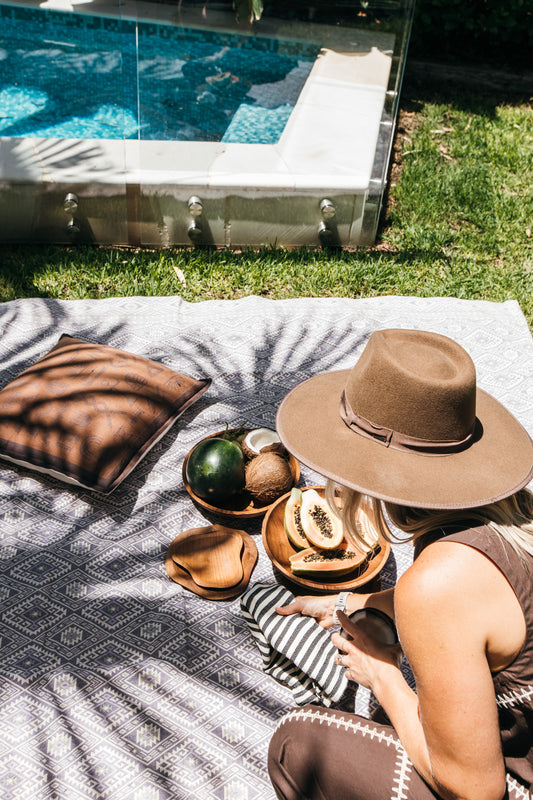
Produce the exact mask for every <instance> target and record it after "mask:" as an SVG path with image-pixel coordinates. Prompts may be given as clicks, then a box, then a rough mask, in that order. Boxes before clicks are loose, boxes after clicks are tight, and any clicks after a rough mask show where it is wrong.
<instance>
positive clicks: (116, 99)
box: [0, 0, 414, 247]
mask: <svg viewBox="0 0 533 800" xmlns="http://www.w3.org/2000/svg"><path fill="white" fill-rule="evenodd" d="M413 3H414V0H381V2H377V3H372V2H371V0H368V2H367V1H366V0H364V1H363V0H354V2H343V1H342V0H341V2H333V3H326V2H319V1H318V0H316V1H315V2H312V1H311V2H307V3H304V2H301V0H292V2H291V0H283V1H282V0H273V2H269V0H243V2H239V0H235V2H234V1H233V0H227V2H224V1H219V2H214V1H212V0H201V2H197V0H175V2H169V0H165V1H164V2H158V1H156V0H152V2H149V0H144V1H143V2H141V0H20V1H19V2H15V0H8V2H4V0H0V241H3V242H28V241H34V242H55V243H67V242H83V243H91V242H93V243H98V244H120V245H132V246H150V247H168V246H174V245H184V244H191V243H194V244H197V245H218V246H246V245H250V246H258V245H263V244H277V245H285V246H298V245H307V246H320V245H334V246H367V245H369V244H372V243H373V241H374V240H375V236H376V231H377V226H378V221H379V214H380V210H381V206H382V202H383V197H384V193H385V191H386V187H387V176H388V167H389V161H390V153H391V147H392V139H393V135H394V126H395V121H396V115H397V108H398V98H399V92H400V88H401V80H402V74H403V68H404V64H405V58H406V52H407V45H408V40H409V34H410V29H411V22H412V13H413Z"/></svg>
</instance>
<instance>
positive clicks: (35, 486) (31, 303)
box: [0, 297, 533, 800]
mask: <svg viewBox="0 0 533 800" xmlns="http://www.w3.org/2000/svg"><path fill="white" fill-rule="evenodd" d="M387 327H411V328H422V329H427V330H434V331H438V332H441V333H444V334H447V335H449V336H451V337H453V338H455V339H457V340H458V341H459V342H460V343H461V344H462V345H463V346H464V347H465V348H466V349H467V350H468V351H469V352H470V354H471V355H472V357H473V359H474V361H475V363H476V367H477V371H478V380H479V384H480V385H481V386H482V387H483V388H484V389H486V390H487V391H489V392H490V393H492V394H494V395H495V396H496V397H498V398H499V399H500V400H502V401H503V402H504V403H505V404H506V405H507V406H508V407H509V408H510V409H511V410H512V411H513V412H514V414H515V415H516V416H517V417H518V418H519V419H520V420H521V421H522V423H523V424H524V425H525V426H526V427H527V428H528V429H529V430H530V431H531V432H532V433H533V370H532V365H533V340H532V338H531V335H530V333H529V330H528V327H527V324H526V321H525V319H524V317H523V315H522V312H521V310H520V308H519V306H518V304H517V303H515V302H513V301H509V302H505V303H501V304H491V303H485V302H471V301H462V300H456V299H446V298H434V299H419V298H409V297H406V298H402V297H384V298H375V299H362V300H351V299H298V300H283V301H270V300H265V299H262V298H258V297H249V298H245V299H242V300H235V301H209V302H203V303H196V304H192V303H186V302H184V301H183V300H181V299H180V298H179V297H166V298H144V297H143V298H141V297H132V298H124V299H119V298H116V299H109V300H94V301H93V300H83V301H56V300H43V299H32V300H20V301H14V302H9V303H5V304H3V305H2V306H0V330H1V338H0V363H1V364H2V375H1V385H2V386H3V385H5V383H7V382H8V381H9V380H10V379H11V378H13V377H14V376H15V375H16V374H18V372H20V371H21V370H22V369H23V368H25V367H26V366H28V365H29V364H30V363H31V362H32V361H34V360H35V359H37V358H38V357H40V356H41V355H43V354H44V353H45V352H46V351H47V350H48V349H49V348H50V347H51V346H52V345H53V344H54V343H55V342H56V341H57V339H58V338H59V335H60V334H61V333H70V334H72V335H73V336H77V337H80V338H82V339H88V340H90V341H94V342H103V343H106V344H110V345H113V346H115V347H118V348H122V349H124V350H128V351H130V352H134V353H139V354H141V355H144V356H147V357H149V358H152V359H155V360H158V361H162V362H164V363H165V364H167V365H168V366H170V367H173V368H174V369H177V370H181V371H184V372H187V373H189V374H191V375H194V376H196V377H202V376H209V377H211V378H212V379H213V383H212V386H211V387H210V389H209V390H208V392H207V393H206V394H205V395H204V396H203V397H202V398H201V399H200V401H199V402H198V403H197V404H196V405H195V406H193V407H192V408H191V409H189V410H188V411H187V412H186V413H185V415H184V416H183V417H182V418H181V419H180V420H179V422H178V424H177V426H176V427H175V428H174V429H173V430H172V431H171V432H170V433H169V434H167V435H166V436H165V437H164V439H162V440H161V441H160V442H159V443H158V444H157V445H156V446H155V448H154V449H153V450H152V451H151V452H150V453H149V454H148V456H147V457H146V459H145V460H144V461H143V462H142V463H141V464H140V465H139V466H138V467H137V468H136V469H135V470H134V472H133V473H132V475H130V477H129V478H128V479H127V480H126V481H125V482H124V483H123V484H122V485H121V486H120V487H119V488H118V489H117V490H116V491H115V492H114V493H113V494H112V495H110V496H108V497H102V496H94V495H92V494H91V493H89V492H87V491H84V490H82V489H77V488H73V487H68V486H66V485H64V484H60V483H59V482H57V481H55V480H53V479H51V478H47V477H44V476H39V475H38V474H37V473H32V472H29V471H27V470H23V469H19V468H15V467H11V466H9V465H7V464H0V572H1V578H0V614H1V618H0V625H1V628H0V636H1V640H0V641H1V660H0V788H1V791H0V794H1V796H2V798H4V800H15V798H16V800H26V799H27V800H30V799H31V800H45V798H46V800H52V799H53V800H91V798H94V799H95V800H166V798H168V799H169V800H170V798H172V800H219V799H220V800H272V799H273V797H274V795H273V792H272V789H271V787H270V783H269V780H268V776H267V773H266V766H265V763H266V752H267V747H268V742H269V740H270V737H271V735H272V732H273V730H274V727H275V725H276V722H277V720H278V719H279V718H280V717H281V716H282V715H283V713H284V712H285V711H286V710H287V709H288V708H289V707H290V706H292V705H294V700H293V695H292V693H291V689H290V688H289V687H288V686H287V685H285V684H283V683H280V682H278V681H276V680H275V679H274V678H273V677H272V676H271V675H270V674H268V673H266V672H265V671H264V670H263V662H262V657H261V653H260V652H259V649H258V647H257V644H256V642H255V641H254V638H253V636H252V635H251V633H250V629H249V627H248V625H247V622H246V620H245V619H244V617H243V614H242V612H241V608H240V599H239V598H238V597H237V598H234V599H232V600H229V601H223V602H222V601H221V602H214V601H209V600H205V599H202V598H200V597H197V596H196V595H195V594H192V593H191V592H188V591H187V590H185V589H183V588H182V587H181V586H179V585H178V584H176V583H173V582H172V581H170V579H169V578H168V577H167V574H166V572H165V568H164V557H165V552H166V549H167V547H168V545H169V543H170V542H171V541H172V539H174V537H175V536H176V535H177V534H178V533H179V532H180V531H183V530H186V529H188V528H191V527H196V526H200V525H205V524H208V522H209V521H206V519H205V518H204V517H203V515H202V514H201V512H200V511H199V510H198V508H196V506H194V505H193V503H192V502H191V501H190V499H189V497H188V495H187V493H186V492H185V490H184V488H183V484H182V477H181V466H182V461H183V458H184V456H185V454H186V453H187V452H188V451H189V450H190V449H191V447H192V446H193V445H194V443H195V442H196V441H198V440H199V439H201V438H202V437H203V436H205V435H207V434H209V433H212V432H214V431H217V430H220V429H221V428H223V427H224V426H225V424H226V423H228V424H229V425H230V426H231V427H236V426H238V425H240V424H241V423H243V422H245V421H246V422H247V423H248V424H249V425H251V426H263V425H265V426H269V427H273V424H274V419H275V414H276V409H277V406H278V404H279V402H280V400H281V399H282V397H283V396H284V395H285V394H286V393H287V391H289V389H291V388H292V387H293V386H294V385H295V384H297V383H299V382H300V381H301V380H303V379H305V378H306V377H308V376H310V375H312V374H315V373H317V372H320V371H324V370H330V369H340V368H346V367H350V366H352V364H353V363H354V361H355V358H356V356H357V355H358V354H359V353H360V352H361V350H362V348H363V347H364V344H365V342H366V340H367V338H368V336H369V334H370V333H371V332H372V331H373V330H376V329H377V328H387ZM302 482H303V483H306V484H312V483H320V482H322V481H321V479H320V477H319V476H317V475H315V474H313V473H312V472H311V471H310V470H307V469H305V468H304V469H303V470H302ZM240 527H241V528H245V529H246V530H247V531H248V532H249V533H251V534H252V535H253V536H254V539H255V541H256V543H257V546H258V548H259V559H258V562H257V565H256V567H255V570H254V572H253V574H252V578H251V582H250V586H253V585H254V583H259V582H261V583H267V584H268V583H270V584H274V583H275V582H276V579H275V576H274V573H273V570H272V566H271V564H270V561H269V559H268V557H267V556H266V553H265V551H264V549H263V546H262V542H261V535H260V530H261V527H260V521H257V520H256V521H253V522H251V523H248V524H246V525H242V524H241V525H240ZM410 558H411V555H410V549H409V548H406V547H405V546H394V547H393V550H392V554H391V556H390V558H389V561H388V562H387V564H386V566H385V568H384V571H383V584H384V586H388V585H392V584H393V583H394V581H395V579H396V577H397V575H398V574H400V573H401V572H402V571H403V570H404V569H405V568H406V566H408V564H409V563H410Z"/></svg>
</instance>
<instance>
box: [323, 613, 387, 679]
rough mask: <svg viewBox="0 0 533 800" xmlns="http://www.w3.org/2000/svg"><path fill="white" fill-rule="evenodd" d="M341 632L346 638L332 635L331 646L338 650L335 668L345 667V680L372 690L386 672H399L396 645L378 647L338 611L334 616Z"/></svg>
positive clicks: (369, 636)
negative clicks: (337, 665)
mask: <svg viewBox="0 0 533 800" xmlns="http://www.w3.org/2000/svg"><path fill="white" fill-rule="evenodd" d="M338 618H339V622H340V623H341V625H342V628H343V630H344V631H345V632H346V633H347V634H348V636H349V637H350V638H349V639H346V638H344V636H342V635H341V634H340V633H334V634H333V635H332V637H331V641H332V643H333V644H334V645H335V647H336V648H337V649H338V650H340V651H341V652H340V653H339V655H338V656H336V661H337V664H341V665H342V666H344V667H346V677H347V678H348V679H349V680H351V681H355V682H356V683H358V684H360V685H361V686H364V687H365V688H367V689H373V687H374V683H375V681H376V679H377V678H378V676H379V677H381V678H383V676H384V674H385V673H386V672H389V673H390V672H391V669H392V670H394V671H397V670H399V668H400V663H401V658H402V651H401V647H400V645H399V644H395V645H388V644H382V643H381V642H380V641H379V640H378V639H376V638H375V637H374V636H373V635H372V633H371V631H370V630H369V629H368V628H367V629H366V630H365V629H363V624H362V623H361V622H359V623H354V622H352V621H351V620H350V618H349V617H347V616H346V614H344V613H343V612H342V611H340V612H339V614H338Z"/></svg>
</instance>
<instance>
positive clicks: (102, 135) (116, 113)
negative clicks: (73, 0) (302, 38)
mask: <svg viewBox="0 0 533 800" xmlns="http://www.w3.org/2000/svg"><path fill="white" fill-rule="evenodd" d="M137 43H138V46H137ZM318 51H319V47H318V45H314V46H313V45H310V44H308V43H302V42H292V43H291V42H288V41H285V40H280V41H278V40H273V39H268V38H265V37H259V36H251V35H250V36H246V35H237V34H220V33H215V32H212V31H208V30H203V29H202V30H199V29H184V28H181V27H177V26H171V25H156V24H152V23H136V22H132V21H129V20H114V19H108V18H103V17H92V16H85V15H83V16H81V15H76V14H66V13H60V12H56V11H44V10H32V9H25V8H20V7H19V8H16V7H14V6H9V5H0V136H9V137H26V136H30V137H32V136H38V137H46V138H56V137H57V138H80V139H87V138H98V139H122V138H127V139H135V138H141V139H148V140H151V139H152V140H153V139H160V140H161V139H162V140H181V141H185V140H187V141H225V142H251V143H262V144H274V143H275V142H277V141H278V139H279V137H280V135H281V133H282V131H283V128H284V127H285V124H286V122H287V119H288V117H289V115H290V113H291V111H292V108H293V107H294V104H295V102H296V100H297V98H298V95H299V93H300V91H301V89H302V87H303V84H304V83H305V80H306V79H307V76H308V74H309V72H310V70H311V67H312V65H313V62H314V60H315V58H316V56H317V54H318Z"/></svg>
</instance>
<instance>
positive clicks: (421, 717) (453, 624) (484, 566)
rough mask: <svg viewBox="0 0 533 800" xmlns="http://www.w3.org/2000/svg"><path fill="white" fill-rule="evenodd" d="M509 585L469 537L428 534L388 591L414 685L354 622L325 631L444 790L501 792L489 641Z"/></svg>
mask: <svg viewBox="0 0 533 800" xmlns="http://www.w3.org/2000/svg"><path fill="white" fill-rule="evenodd" d="M508 592H510V593H512V590H511V588H510V587H509V584H507V582H506V580H505V578H504V577H503V576H502V575H501V573H500V572H499V570H497V568H496V567H495V566H494V565H493V564H492V563H491V562H490V561H489V560H488V559H487V558H485V556H483V555H482V554H480V553H479V552H478V551H476V550H474V549H472V548H470V547H467V546H465V545H460V544H456V543H453V542H447V543H435V544H434V545H431V546H429V547H428V548H426V549H425V550H424V551H423V553H422V554H421V556H420V557H419V558H418V559H417V561H415V563H414V564H413V566H412V567H411V568H410V569H409V570H407V572H406V573H405V574H404V575H403V576H402V578H401V579H400V580H399V582H398V586H397V588H396V593H395V606H396V624H397V627H398V633H399V636H400V641H401V643H402V647H403V649H404V652H405V655H406V657H407V659H408V661H409V663H410V665H411V667H412V669H413V673H414V676H415V680H416V685H417V694H415V693H414V692H413V691H412V690H411V689H410V688H409V686H408V685H407V683H406V682H405V680H404V679H403V676H402V675H401V672H400V670H399V668H398V662H397V653H396V652H395V649H394V648H385V647H382V646H379V645H377V644H376V643H375V642H373V641H371V640H369V639H368V637H366V636H364V635H363V634H361V633H360V632H357V631H356V633H355V636H354V641H353V642H350V641H346V640H344V639H342V637H340V636H339V635H337V634H334V635H333V637H332V641H333V643H334V644H335V645H336V646H337V647H339V649H341V650H343V651H344V652H345V653H346V655H345V656H344V657H343V663H345V664H346V666H347V667H348V668H349V671H348V677H349V678H351V679H352V680H355V681H357V682H359V683H361V684H362V685H364V686H367V687H368V688H370V689H371V690H372V691H373V692H374V694H375V695H376V697H377V699H378V700H379V702H380V703H381V705H382V706H383V708H384V709H385V711H386V712H387V714H388V716H389V718H390V720H391V722H392V724H393V726H394V728H395V729H396V731H397V733H398V736H399V737H400V740H401V742H402V744H403V745H404V747H405V749H406V751H407V754H408V755H409V758H410V759H411V760H412V762H413V764H414V766H415V768H416V769H417V771H418V772H419V773H420V774H421V775H422V777H423V778H424V779H425V780H426V781H427V783H428V784H429V785H430V786H431V787H432V788H433V789H434V790H435V791H436V792H437V793H438V794H439V795H440V796H441V797H443V798H445V800H459V799H461V800H501V798H502V797H503V796H504V793H505V768H504V762H503V756H502V752H501V742H500V731H499V725H498V714H497V707H496V702H495V698H494V686H493V682H492V676H491V671H490V666H489V662H488V660H487V649H488V647H489V646H491V647H492V646H494V644H495V643H497V640H498V638H499V636H500V640H503V639H505V636H506V632H505V631H504V632H503V633H501V635H500V634H499V630H500V628H501V627H502V626H501V620H502V619H503V617H502V616H499V613H500V614H501V612H498V611H497V609H498V607H499V606H500V607H501V606H502V605H503V606H505V605H508V601H509V599H510V595H509V594H508ZM515 610H516V609H515ZM495 619H496V620H497V623H496V624H495V622H494V620H495ZM498 623H499V624H498ZM345 624H346V623H345V620H343V626H344V625H345ZM346 627H348V626H347V624H346ZM351 627H352V628H353V627H354V626H353V625H352V626H351ZM349 632H350V633H351V634H352V633H353V631H352V630H351V629H350V631H349ZM515 645H516V643H515ZM515 645H513V646H515ZM496 646H497V644H496Z"/></svg>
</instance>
